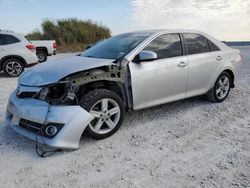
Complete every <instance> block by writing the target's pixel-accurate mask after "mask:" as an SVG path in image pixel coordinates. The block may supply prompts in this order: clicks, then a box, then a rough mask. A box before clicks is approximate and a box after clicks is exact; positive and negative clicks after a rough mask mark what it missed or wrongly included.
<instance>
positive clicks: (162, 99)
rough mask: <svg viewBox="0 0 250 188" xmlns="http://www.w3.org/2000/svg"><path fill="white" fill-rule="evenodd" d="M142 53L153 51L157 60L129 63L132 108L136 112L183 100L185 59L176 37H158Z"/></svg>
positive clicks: (186, 69) (185, 85)
mask: <svg viewBox="0 0 250 188" xmlns="http://www.w3.org/2000/svg"><path fill="white" fill-rule="evenodd" d="M143 50H148V51H153V52H155V53H156V54H157V57H158V59H157V60H154V61H146V62H140V63H139V64H138V63H133V62H131V63H130V64H129V69H130V74H131V83H132V94H133V104H134V106H133V108H134V109H135V110H137V109H141V108H146V107H150V106H155V105H159V104H163V103H166V102H170V101H175V100H178V99H182V98H185V92H186V87H187V76H188V59H187V57H186V56H185V55H183V50H182V45H181V40H180V36H179V34H176V33H175V34H164V35H161V36H159V37H157V38H155V39H154V40H153V41H152V42H151V43H149V45H148V46H146V47H145V48H144V49H143Z"/></svg>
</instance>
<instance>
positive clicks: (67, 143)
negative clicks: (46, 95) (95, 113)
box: [6, 91, 93, 149]
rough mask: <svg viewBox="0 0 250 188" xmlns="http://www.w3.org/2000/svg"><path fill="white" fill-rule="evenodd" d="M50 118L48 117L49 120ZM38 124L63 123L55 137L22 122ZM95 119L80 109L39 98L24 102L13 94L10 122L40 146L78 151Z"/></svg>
mask: <svg viewBox="0 0 250 188" xmlns="http://www.w3.org/2000/svg"><path fill="white" fill-rule="evenodd" d="M46 116H47V117H46ZM23 119H24V120H27V121H26V122H34V123H35V124H36V125H38V126H39V125H41V126H43V124H44V125H45V126H46V125H49V124H53V123H54V124H60V125H63V126H62V128H61V129H60V130H59V131H58V132H57V134H56V135H55V136H54V137H53V138H49V137H47V136H46V135H44V134H43V136H44V137H42V136H41V134H38V133H35V132H34V131H31V130H30V129H27V128H24V127H23V126H21V124H20V120H23ZM92 119H93V117H92V116H91V115H90V114H89V113H88V112H87V111H85V110H84V109H83V108H81V107H80V106H52V105H51V106H49V105H48V103H46V102H44V101H40V100H35V99H20V98H17V97H16V91H13V92H12V94H11V96H10V98H9V102H8V106H7V112H6V122H7V124H8V125H9V126H10V127H12V128H13V129H14V130H15V131H16V132H18V133H20V134H21V135H23V136H26V137H28V138H30V139H32V140H36V139H37V141H38V142H40V143H45V144H47V145H49V146H51V147H55V148H65V149H77V148H79V141H80V138H81V135H82V133H83V131H84V129H85V128H86V127H87V125H88V124H89V122H90V121H91V120H92Z"/></svg>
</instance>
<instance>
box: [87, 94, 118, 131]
mask: <svg viewBox="0 0 250 188" xmlns="http://www.w3.org/2000/svg"><path fill="white" fill-rule="evenodd" d="M90 114H91V115H93V116H94V117H95V118H94V119H93V120H92V121H91V122H90V124H89V127H90V128H91V130H92V131H94V132H95V133H98V134H106V133H108V132H110V131H111V130H113V129H114V128H115V127H116V125H117V124H118V122H119V120H120V115H121V110H120V107H119V105H118V103H117V102H116V101H114V100H113V99H110V98H104V99H101V100H99V101H98V102H96V103H95V104H94V105H93V106H92V108H91V110H90Z"/></svg>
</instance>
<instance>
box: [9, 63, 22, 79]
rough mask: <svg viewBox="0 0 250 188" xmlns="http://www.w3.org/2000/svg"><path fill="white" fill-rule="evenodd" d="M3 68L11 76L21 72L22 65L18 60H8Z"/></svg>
mask: <svg viewBox="0 0 250 188" xmlns="http://www.w3.org/2000/svg"><path fill="white" fill-rule="evenodd" d="M5 70H6V72H7V73H8V74H9V75H11V76H18V75H20V74H21V73H22V71H23V67H22V65H21V64H20V63H19V62H16V61H10V62H8V63H7V64H6V67H5Z"/></svg>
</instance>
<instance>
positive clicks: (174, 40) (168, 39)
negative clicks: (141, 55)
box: [143, 33, 182, 59]
mask: <svg viewBox="0 0 250 188" xmlns="http://www.w3.org/2000/svg"><path fill="white" fill-rule="evenodd" d="M143 50H147V51H153V52H155V53H156V54H157V57H158V59H164V58H170V57H177V56H182V46H181V39H180V35H179V34H177V33H174V34H164V35H161V36H159V37H157V38H155V39H154V40H153V41H151V42H150V43H149V44H148V46H146V47H145V48H144V49H143Z"/></svg>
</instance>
